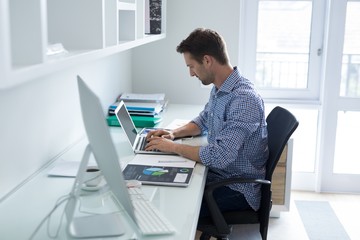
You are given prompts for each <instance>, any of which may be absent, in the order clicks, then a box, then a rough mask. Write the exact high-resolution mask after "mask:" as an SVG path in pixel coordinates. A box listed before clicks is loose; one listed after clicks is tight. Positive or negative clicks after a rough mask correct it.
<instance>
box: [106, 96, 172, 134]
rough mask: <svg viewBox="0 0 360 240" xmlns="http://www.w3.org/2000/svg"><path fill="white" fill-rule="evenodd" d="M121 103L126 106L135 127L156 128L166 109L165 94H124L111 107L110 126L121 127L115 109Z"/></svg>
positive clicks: (108, 118)
mask: <svg viewBox="0 0 360 240" xmlns="http://www.w3.org/2000/svg"><path fill="white" fill-rule="evenodd" d="M120 101H124V103H125V106H126V108H127V110H128V112H129V113H130V116H131V118H132V120H133V122H134V124H135V127H139V128H140V127H154V126H155V125H156V124H157V123H159V122H160V121H161V120H162V118H161V116H160V113H161V112H162V111H163V110H164V108H165V107H166V104H167V101H166V100H165V94H163V93H160V94H136V93H123V94H121V95H119V96H118V97H117V99H116V101H115V102H114V103H113V104H111V105H110V106H109V109H108V117H107V122H108V125H109V126H120V123H119V121H118V120H117V118H116V116H115V109H116V107H117V106H118V104H119V102H120Z"/></svg>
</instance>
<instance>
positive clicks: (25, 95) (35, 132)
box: [0, 52, 131, 200]
mask: <svg viewBox="0 0 360 240" xmlns="http://www.w3.org/2000/svg"><path fill="white" fill-rule="evenodd" d="M130 64H131V52H124V53H121V54H116V55H113V56H110V57H107V58H105V59H102V60H99V61H96V62H92V63H89V64H86V65H83V66H74V67H73V68H71V69H66V70H64V71H61V72H56V73H53V74H52V75H50V76H45V77H42V78H39V79H33V80H31V81H29V82H27V83H25V84H22V85H19V86H17V87H14V88H10V89H1V90H0V112H1V117H0V200H1V198H2V197H3V196H5V194H6V193H8V192H9V191H11V190H12V189H14V188H15V187H16V186H17V185H18V184H20V183H21V182H23V181H24V180H25V179H27V178H28V177H29V176H30V175H31V174H33V173H34V172H36V171H37V170H38V169H40V168H41V167H42V166H44V165H45V164H46V163H48V162H49V161H51V160H53V159H54V158H55V157H56V156H57V155H58V154H59V153H61V152H62V151H64V150H65V149H66V148H67V147H69V146H70V145H71V144H73V143H75V142H76V141H78V140H79V139H80V138H82V137H84V136H85V133H84V128H83V123H82V118H81V112H80V105H79V96H78V89H77V82H76V75H77V74H79V75H80V76H81V77H82V78H83V79H84V80H85V81H86V82H87V83H88V84H89V86H90V87H91V88H92V89H93V90H94V91H95V92H96V94H98V96H99V97H100V99H101V101H102V104H103V108H104V110H105V109H106V108H107V106H108V105H109V104H111V103H112V102H113V101H114V100H115V98H116V96H117V94H119V92H121V91H131V71H130V70H131V66H130Z"/></svg>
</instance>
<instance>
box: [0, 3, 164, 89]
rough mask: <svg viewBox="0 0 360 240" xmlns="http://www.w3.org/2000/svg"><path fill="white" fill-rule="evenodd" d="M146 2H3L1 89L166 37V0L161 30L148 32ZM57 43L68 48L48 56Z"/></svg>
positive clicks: (0, 25) (0, 43)
mask: <svg viewBox="0 0 360 240" xmlns="http://www.w3.org/2000/svg"><path fill="white" fill-rule="evenodd" d="M146 1H149V0H77V1H73V0H62V1H47V0H28V1H26V3H24V2H23V1H21V0H5V1H1V3H0V13H1V14H0V27H1V28H0V48H1V52H2V54H1V55H2V56H1V57H0V60H1V61H0V70H1V73H0V75H1V78H0V89H1V88H9V87H14V86H17V85H19V84H21V83H24V82H27V81H30V80H31V79H34V78H38V77H42V76H45V75H47V74H51V73H54V72H56V71H60V70H63V69H66V68H68V67H72V66H74V65H79V64H83V63H86V62H89V61H93V60H96V59H100V58H103V57H106V56H109V55H112V54H116V53H119V52H122V51H126V50H129V49H132V48H134V47H137V46H140V45H143V44H147V43H151V42H154V41H158V40H160V39H163V38H165V37H166V31H165V30H166V26H165V22H166V21H165V17H166V14H165V13H166V11H165V10H166V0H163V1H162V12H163V15H162V32H161V34H156V35H150V36H149V35H146V34H145V27H144V26H145V5H146V4H145V2H146ZM24 4H26V6H25V7H24ZM8 9H9V11H8ZM64 13H65V14H64ZM53 44H61V45H59V46H63V48H64V49H65V50H66V52H64V53H61V54H60V55H51V56H50V55H48V54H47V50H48V46H49V45H53Z"/></svg>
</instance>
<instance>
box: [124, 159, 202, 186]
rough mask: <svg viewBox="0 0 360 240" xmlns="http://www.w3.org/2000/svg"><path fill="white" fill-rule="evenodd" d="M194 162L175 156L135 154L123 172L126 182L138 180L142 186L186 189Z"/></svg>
mask: <svg viewBox="0 0 360 240" xmlns="http://www.w3.org/2000/svg"><path fill="white" fill-rule="evenodd" d="M195 165H196V162H195V161H192V160H189V159H185V158H183V157H180V156H177V155H145V154H137V155H136V156H135V157H134V158H133V159H132V160H131V161H130V162H129V163H128V164H127V165H126V167H125V169H124V170H123V174H124V178H125V179H126V180H138V181H141V182H142V183H143V184H149V185H160V186H175V187H187V186H188V185H189V183H190V180H191V177H192V174H193V170H194V167H195Z"/></svg>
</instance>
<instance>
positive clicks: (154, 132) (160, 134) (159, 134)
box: [146, 129, 175, 141]
mask: <svg viewBox="0 0 360 240" xmlns="http://www.w3.org/2000/svg"><path fill="white" fill-rule="evenodd" d="M153 137H162V138H166V139H171V140H174V139H175V136H174V134H173V133H172V132H171V131H168V130H163V129H158V130H152V131H150V132H148V134H147V135H146V139H147V140H148V141H149V140H150V139H151V138H153Z"/></svg>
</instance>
